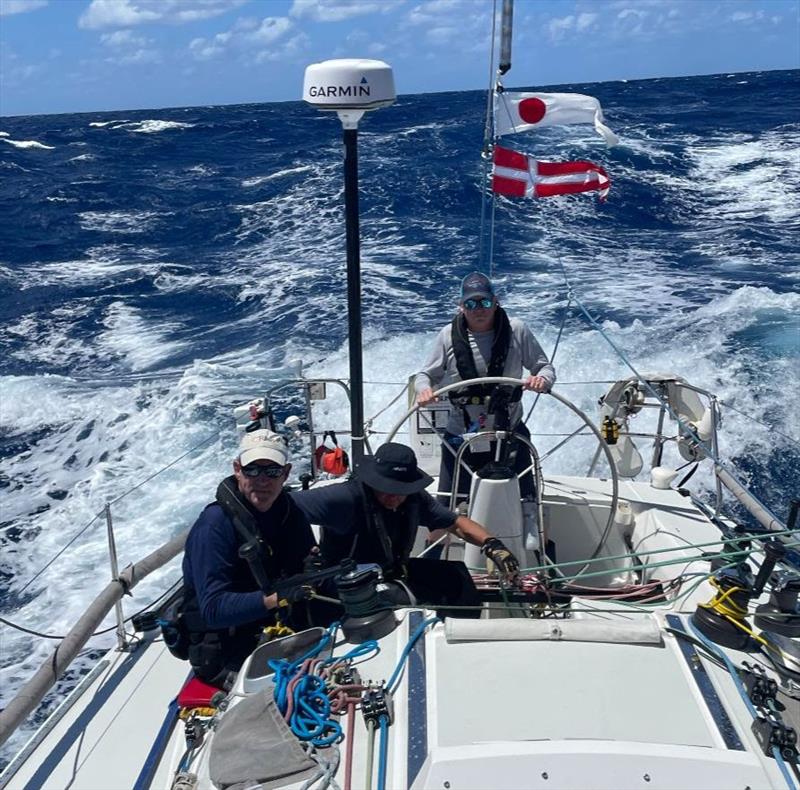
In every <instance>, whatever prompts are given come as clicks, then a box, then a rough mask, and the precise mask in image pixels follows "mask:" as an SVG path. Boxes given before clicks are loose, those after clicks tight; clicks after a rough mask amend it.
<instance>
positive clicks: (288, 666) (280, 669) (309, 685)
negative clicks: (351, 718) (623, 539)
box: [267, 623, 380, 747]
mask: <svg viewBox="0 0 800 790" xmlns="http://www.w3.org/2000/svg"><path fill="white" fill-rule="evenodd" d="M338 628H339V623H333V624H332V625H331V626H330V627H329V628H328V630H327V631H326V632H325V633H324V634H323V636H322V637H321V638H320V640H319V642H317V644H316V645H314V646H313V647H312V648H311V649H310V650H308V651H307V652H306V653H305V654H304V655H302V656H300V658H297V659H295V660H294V661H288V660H287V659H270V660H269V661H268V662H267V663H268V665H269V667H270V668H271V669H272V670H273V672H274V682H275V692H274V696H275V704H276V705H277V706H278V710H279V711H280V712H281V714H283V715H284V716H285V715H286V711H287V710H288V708H289V698H288V696H289V683H290V682H291V681H292V679H293V678H295V676H296V675H297V674H298V672H300V671H301V667H302V665H303V663H304V662H305V661H307V660H308V659H311V658H315V657H316V656H318V655H319V654H320V653H321V652H322V651H323V650H325V648H326V647H327V646H328V645H329V644H330V643H331V642H332V641H333V639H334V636H335V634H336V630H337V629H338ZM379 652H380V647H379V646H378V643H377V642H376V641H375V640H374V639H370V640H368V641H367V642H363V643H362V644H360V645H356V646H355V647H354V648H352V649H351V650H350V651H349V652H348V653H346V654H345V655H344V656H331V657H330V658H326V659H324V660H323V661H322V666H329V665H331V664H336V663H339V662H352V661H353V659H355V658H362V657H364V656H366V657H368V658H371V657H372V656H374V655H377V654H378V653H379ZM289 727H290V729H291V730H292V732H293V733H294V734H295V735H296V736H297V737H298V738H300V739H301V740H303V741H309V742H310V743H312V744H313V745H314V746H317V747H322V746H330V745H331V744H332V743H335V742H337V741H339V740H341V738H342V728H341V725H340V724H339V722H338V721H337V719H336V717H334V716H333V715H332V713H331V702H330V699H329V698H328V688H327V685H326V683H325V681H324V680H323V679H322V678H321V677H319V676H318V675H313V674H306V675H304V676H303V677H301V678H299V679H298V680H297V682H296V683H295V685H294V688H293V689H292V714H291V716H290V717H289Z"/></svg>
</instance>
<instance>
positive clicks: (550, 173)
mask: <svg viewBox="0 0 800 790" xmlns="http://www.w3.org/2000/svg"><path fill="white" fill-rule="evenodd" d="M493 160H494V167H493V169H492V191H493V192H496V193H497V194H498V195H508V196H509V197H551V196H552V195H570V194H573V193H576V192H591V191H594V190H596V191H598V192H599V199H600V200H601V201H603V200H605V199H606V196H607V195H608V190H609V188H610V187H611V179H610V178H609V177H608V173H606V171H605V170H603V168H602V167H600V165H595V164H593V163H592V162H583V161H578V162H537V161H536V160H535V159H531V158H530V157H529V156H527V155H526V154H521V153H519V152H518V151H512V150H511V149H510V148H502V147H501V146H499V145H496V146H495V147H494V157H493Z"/></svg>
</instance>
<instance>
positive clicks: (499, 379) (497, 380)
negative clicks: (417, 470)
mask: <svg viewBox="0 0 800 790" xmlns="http://www.w3.org/2000/svg"><path fill="white" fill-rule="evenodd" d="M474 384H498V385H504V386H511V387H522V386H523V385H524V384H525V380H524V379H514V378H509V377H507V376H483V377H480V378H476V379H469V380H467V381H457V382H455V383H453V384H448V385H447V386H446V387H442V388H441V389H438V390H436V391H435V392H434V393H433V397H434V398H438V397H439V396H441V395H446V394H447V393H448V392H451V391H452V390H457V389H462V388H464V387H469V386H472V385H474ZM541 394H543V395H548V396H549V397H551V398H555V400H557V401H558V402H559V403H560V404H562V405H563V406H566V407H567V408H568V409H569V410H570V411H572V412H574V413H575V414H577V415H578V417H580V418H581V420H582V421H583V423H584V424H585V425H586V426H587V427H588V428H589V430H590V431H591V432H592V433H593V434H594V436H595V438H596V439H597V443H598V445H599V447H600V449H601V450H602V451H603V453H604V454H605V457H606V460H607V461H608V466H609V468H610V469H611V507H610V509H609V513H608V520H607V521H606V525H605V527H604V528H603V533H602V535H601V536H600V541H599V542H598V544H597V547H596V548H595V550H594V551H593V552H592V555H591V556H590V557H589V559H588V560H587V562H586V564H585V565H584V566H583V567H582V568H581V569H580V570H579V571H578V572H577V573H576V574H575V576H576V577H577V576H580V575H581V574H582V573H583V572H584V571H585V570H586V567H587V566H588V564H589V562H591V561H592V560H594V559H595V558H596V557H597V556H598V555H599V554H600V552H601V551H602V549H603V546H604V545H605V543H606V540H607V539H608V536H609V534H610V533H611V527H612V525H613V524H614V517H615V516H616V514H617V503H618V502H619V474H618V473H617V465H616V462H615V461H614V458H613V456H612V455H611V451H610V450H609V449H608V445H607V444H606V442H605V441H604V439H603V437H602V435H601V434H600V431H599V430H598V429H597V426H596V425H595V424H594V423H593V422H592V420H590V419H589V417H588V416H587V415H586V413H585V412H584V411H582V410H581V409H579V408H578V407H577V406H576V405H575V404H574V403H572V401H569V400H567V399H566V398H565V397H564V396H563V395H559V394H558V393H557V392H553V391H552V390H551V391H550V392H547V393H541ZM420 408H423V407H422V406H421V405H420V404H419V403H415V404H414V406H412V407H411V408H410V409H409V410H408V411H407V412H406V414H405V415H404V416H403V417H402V418H401V419H400V420H399V421H398V422H397V423H396V424H395V426H394V427H393V428H392V430H391V431H389V435H388V437H387V439H386V441H387V442H391V441H392V440H393V439H394V437H395V436H396V434H397V432H398V431H399V430H400V428H402V427H403V425H404V424H405V422H406V421H407V420H408V419H409V418H410V417H412V416H413V415H414V414H416V413H417V412H418V411H419V410H420ZM436 434H437V436H438V437H439V440H440V441H442V435H441V434H440V433H439V432H438V431H437V432H436ZM448 449H449V448H448ZM534 458H535V453H534ZM469 471H470V473H471V474H472V475H475V474H476V473H475V472H474V471H473V470H471V469H470V470H469ZM537 493H538V495H539V497H540V498H541V493H542V492H541V491H539V492H537Z"/></svg>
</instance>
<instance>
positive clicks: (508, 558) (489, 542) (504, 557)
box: [481, 538, 519, 577]
mask: <svg viewBox="0 0 800 790" xmlns="http://www.w3.org/2000/svg"><path fill="white" fill-rule="evenodd" d="M481 551H482V552H483V553H484V554H485V555H486V557H487V558H488V559H490V560H491V561H492V562H493V563H494V564H495V566H496V567H497V570H498V571H499V572H500V574H501V575H503V576H508V577H512V576H516V575H517V574H518V573H519V561H518V560H517V558H516V557H515V556H514V555H513V554H512V553H511V552H510V551H509V550H508V549H507V548H506V547H505V545H503V541H502V540H500V539H499V538H486V540H485V541H483V546H481Z"/></svg>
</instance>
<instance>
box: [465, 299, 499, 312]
mask: <svg viewBox="0 0 800 790" xmlns="http://www.w3.org/2000/svg"><path fill="white" fill-rule="evenodd" d="M463 304H464V308H465V309H467V310H477V309H478V308H479V307H482V308H483V309H484V310H488V309H489V308H490V307H491V306H492V305H493V304H494V299H489V298H488V297H487V298H485V299H465V300H464V303H463Z"/></svg>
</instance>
